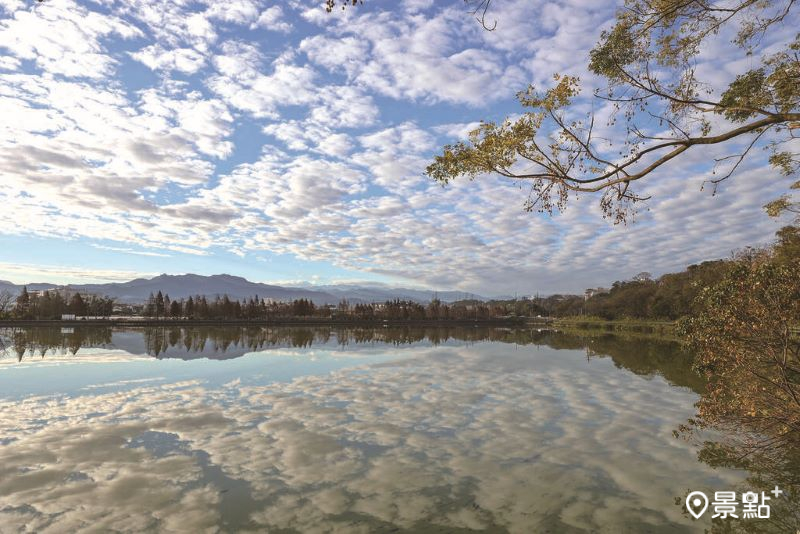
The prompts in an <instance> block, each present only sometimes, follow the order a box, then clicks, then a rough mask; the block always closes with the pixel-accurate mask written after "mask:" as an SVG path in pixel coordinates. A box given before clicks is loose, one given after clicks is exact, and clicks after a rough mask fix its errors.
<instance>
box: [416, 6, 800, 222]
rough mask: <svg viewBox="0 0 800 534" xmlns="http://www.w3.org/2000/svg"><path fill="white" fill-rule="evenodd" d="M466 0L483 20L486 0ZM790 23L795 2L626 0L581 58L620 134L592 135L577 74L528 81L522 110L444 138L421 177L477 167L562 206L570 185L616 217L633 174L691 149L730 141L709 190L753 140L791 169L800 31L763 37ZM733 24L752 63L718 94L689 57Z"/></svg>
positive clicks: (448, 176) (784, 203) (593, 115)
mask: <svg viewBox="0 0 800 534" xmlns="http://www.w3.org/2000/svg"><path fill="white" fill-rule="evenodd" d="M467 3H468V4H469V3H470V2H467ZM475 3H479V4H480V5H479V9H483V10H484V13H483V16H484V17H485V9H486V8H488V6H489V3H490V0H489V1H482V2H472V4H473V5H474V4H475ZM797 21H798V19H797V6H796V3H795V1H794V0H783V1H773V0H736V1H734V2H720V3H718V4H717V3H711V2H703V1H686V0H626V2H625V5H624V7H623V8H622V9H621V10H620V11H619V12H618V13H617V16H616V23H615V25H614V26H613V28H611V29H610V30H608V31H605V32H603V33H602V35H601V37H600V41H599V42H598V43H597V45H596V46H595V48H594V49H593V50H592V51H591V52H590V54H589V65H588V67H589V70H590V71H591V72H592V73H594V74H595V75H597V76H599V77H600V78H601V79H603V80H605V82H606V86H605V87H604V88H602V89H598V90H596V91H595V92H594V94H593V100H594V106H593V108H594V107H596V106H598V105H600V106H602V105H605V104H607V103H610V104H611V106H612V107H613V113H612V114H611V119H610V121H608V123H607V124H606V127H610V128H612V131H614V132H619V138H618V139H617V140H614V141H612V140H611V139H608V138H606V137H604V136H603V135H600V134H598V133H597V132H598V130H600V129H601V128H600V126H601V125H600V124H598V123H597V120H598V117H599V114H598V113H597V112H596V111H595V110H594V109H593V110H592V111H590V112H588V113H585V114H581V113H579V112H578V109H580V107H581V106H580V104H581V102H579V98H580V95H581V81H580V79H579V78H578V77H575V76H569V75H560V74H555V75H554V83H553V86H552V87H550V88H548V89H546V90H544V91H540V90H537V89H536V88H534V87H532V86H531V87H529V88H528V89H527V90H525V91H522V92H520V93H519V94H518V98H519V101H520V103H521V105H522V107H523V113H522V115H521V116H519V117H517V118H508V119H506V120H505V121H503V122H500V123H494V122H484V123H482V124H481V125H480V127H478V128H477V129H475V130H474V131H472V132H471V133H470V135H469V138H468V140H466V141H463V142H459V143H456V144H453V145H448V146H446V147H445V148H444V150H443V151H442V153H441V154H440V155H438V156H436V157H435V160H434V162H433V163H432V164H431V165H429V166H428V168H427V174H428V175H429V176H430V177H432V178H433V179H434V180H436V181H438V182H441V183H442V184H447V183H448V182H449V181H451V180H453V179H455V178H458V177H462V176H466V177H469V178H470V179H475V178H477V177H479V176H481V175H485V174H499V175H501V176H505V177H507V178H510V179H514V180H521V181H524V182H528V183H529V184H530V194H529V197H528V200H527V202H526V209H528V210H539V211H545V212H550V213H552V211H553V210H554V209H559V210H563V209H564V207H565V206H566V204H567V201H568V200H569V198H570V196H571V195H572V194H574V193H599V194H601V200H600V204H601V207H602V209H603V212H604V215H606V216H609V217H612V218H613V219H614V220H615V222H624V221H625V220H626V219H627V217H628V215H629V214H630V213H631V211H632V208H633V205H634V203H635V202H637V201H640V200H644V199H645V197H642V196H640V195H638V194H637V193H635V192H634V190H633V188H632V187H631V184H632V183H635V182H636V181H637V180H641V179H643V178H646V177H648V176H650V175H652V174H653V173H654V172H655V171H657V170H659V169H661V168H662V167H664V166H665V165H667V164H668V163H670V162H673V161H675V160H678V159H680V158H681V157H682V156H684V157H685V154H686V153H687V152H688V151H689V150H690V149H691V148H693V147H696V146H709V145H725V147H726V149H728V148H729V150H730V151H729V153H727V155H725V156H723V157H720V158H718V159H716V160H715V161H714V163H715V167H716V168H715V174H716V176H715V177H714V178H713V179H712V180H710V181H711V184H712V186H713V187H716V185H717V184H718V183H720V182H721V181H723V180H726V179H727V178H728V177H730V176H731V175H732V174H734V173H735V172H736V170H737V169H738V168H739V167H740V164H741V163H742V161H743V160H744V159H745V158H746V157H747V156H748V155H749V154H750V153H751V152H752V151H753V149H754V148H755V147H757V146H761V147H762V148H768V149H769V150H770V151H771V155H770V158H769V161H770V163H771V164H772V165H773V166H774V167H775V168H776V169H777V170H778V171H779V172H780V173H781V174H783V175H787V176H789V175H795V174H797V172H798V170H799V169H800V151H798V149H797V141H796V140H797V137H798V136H799V135H800V109H799V108H800V55H799V54H800V34H795V35H794V37H793V38H791V39H788V40H787V41H788V42H778V43H776V42H774V41H775V39H773V38H772V35H773V34H778V32H783V33H782V34H781V35H783V34H785V31H786V29H787V28H789V29H790V31H793V32H794V31H796V28H797V27H798V26H797ZM734 29H735V37H734V39H733V43H734V45H735V46H736V47H738V50H739V51H740V52H741V56H742V58H743V59H745V58H748V57H749V58H751V59H750V61H742V62H741V64H742V65H747V64H748V63H750V64H751V65H752V64H754V63H755V66H753V67H752V68H750V69H749V70H743V71H742V72H740V73H738V74H736V75H735V76H733V77H732V79H730V80H729V81H728V84H727V87H726V88H724V90H722V91H721V92H720V91H717V93H716V96H715V91H714V90H713V88H712V84H711V83H710V82H709V81H708V80H702V79H700V78H699V77H698V72H697V69H696V63H697V58H698V55H699V53H700V51H701V49H702V48H703V46H704V45H705V44H707V43H708V42H709V41H711V39H712V38H715V37H716V36H718V35H720V34H721V33H724V34H727V33H728V32H729V31H731V30H734ZM765 43H769V47H767V46H766V45H765ZM767 48H769V50H768V53H767ZM615 136H616V133H615ZM793 187H795V188H798V187H800V182H797V183H795V184H794V186H793ZM789 207H794V208H797V205H796V204H792V202H791V200H790V199H789V197H782V198H781V199H779V200H778V201H776V203H772V204H771V205H770V206H769V207H768V210H771V211H772V212H781V211H785V210H786V209H787V208H789Z"/></svg>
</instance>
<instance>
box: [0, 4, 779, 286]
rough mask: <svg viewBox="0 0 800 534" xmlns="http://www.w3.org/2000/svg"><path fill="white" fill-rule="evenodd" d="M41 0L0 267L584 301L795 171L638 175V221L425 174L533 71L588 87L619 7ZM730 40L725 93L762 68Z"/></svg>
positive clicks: (10, 101) (13, 30) (0, 215)
mask: <svg viewBox="0 0 800 534" xmlns="http://www.w3.org/2000/svg"><path fill="white" fill-rule="evenodd" d="M34 4H35V3H34V2H22V1H18V0H0V54H2V55H0V113H2V116H3V117H4V119H3V124H2V125H0V152H1V153H0V202H1V203H2V206H3V207H4V209H2V210H0V279H7V280H11V281H14V282H17V283H25V282H31V281H44V280H46V281H52V282H87V281H101V280H103V281H106V280H108V281H119V280H127V279H130V278H133V277H136V276H149V275H155V274H159V273H163V272H166V273H172V274H178V273H185V272H195V273H199V274H215V273H223V272H225V273H230V274H236V275H240V276H245V277H247V278H249V279H251V280H255V281H263V282H275V283H300V282H308V283H332V282H336V281H343V280H347V281H356V280H363V281H374V282H384V283H389V284H394V285H404V286H409V285H413V286H425V287H433V288H437V289H451V288H452V289H461V290H464V291H472V292H477V293H483V294H510V293H520V294H524V293H534V292H537V291H538V292H542V293H550V292H554V291H580V290H581V289H583V288H585V287H590V286H596V285H608V284H610V283H611V282H612V281H614V280H618V279H626V278H630V277H631V276H633V275H634V274H636V273H638V272H640V271H643V270H646V271H651V272H653V273H654V274H661V273H663V272H667V271H671V270H677V269H681V268H682V267H684V266H685V265H687V264H689V263H693V262H697V261H701V260H704V259H711V258H716V257H725V256H727V255H729V254H730V252H731V251H732V250H733V249H736V248H739V247H742V246H744V245H753V244H763V243H767V242H769V241H770V239H771V238H772V234H773V233H774V231H775V230H776V229H777V228H779V226H780V221H773V220H770V219H769V218H768V217H766V215H764V213H763V210H762V209H761V206H762V205H763V204H764V203H765V202H767V201H769V200H771V199H773V198H775V197H776V196H778V195H779V194H781V193H784V192H785V191H786V189H787V185H788V183H789V181H788V180H783V179H781V178H779V177H777V176H776V173H775V172H774V171H773V170H771V169H770V168H769V167H768V166H767V165H766V162H765V158H764V157H763V156H762V155H761V154H758V155H757V156H756V157H754V158H751V159H749V160H747V161H746V163H745V165H744V167H743V170H742V172H741V173H740V174H739V175H737V176H736V177H735V178H734V179H731V180H729V181H727V182H725V183H723V184H722V187H721V188H720V189H719V190H718V191H717V194H716V195H711V193H710V192H709V190H708V189H707V188H706V189H705V190H703V191H701V186H702V184H703V180H705V179H707V178H709V177H710V176H711V174H710V173H711V168H710V166H709V165H708V163H707V162H708V160H709V155H712V154H713V153H710V152H709V151H704V152H702V153H697V152H695V153H690V154H689V155H688V157H687V158H686V159H685V160H683V161H681V162H679V163H678V164H676V165H674V166H672V167H670V169H669V170H668V171H665V172H662V173H660V174H659V175H657V176H654V177H653V178H652V179H651V180H649V181H648V182H647V183H646V184H643V185H642V186H641V187H640V190H639V192H641V193H643V194H652V200H650V201H649V202H648V203H647V205H645V206H643V207H642V209H641V211H640V213H639V215H638V216H637V219H636V222H635V223H634V224H632V225H628V226H614V225H613V224H612V223H611V222H609V221H606V220H604V219H603V218H602V216H601V213H600V209H599V206H598V202H597V200H598V199H597V198H596V197H591V196H587V197H582V198H578V199H574V200H573V201H572V202H571V204H570V206H569V207H568V209H567V211H566V212H565V213H563V214H559V215H556V216H554V217H548V216H545V215H540V214H535V213H534V214H530V213H525V212H523V210H522V207H523V204H524V202H525V200H526V192H525V190H524V189H520V187H519V186H518V185H517V184H514V183H512V182H509V181H508V180H504V179H501V178H499V177H491V176H487V177H483V178H481V179H479V180H476V181H474V182H469V181H461V182H456V183H455V184H454V185H452V186H449V187H447V188H442V187H440V186H439V185H437V184H434V183H432V182H431V181H430V180H429V179H427V178H426V177H425V176H424V175H423V170H424V168H425V166H426V165H427V164H428V163H429V162H430V160H431V158H432V157H433V155H434V154H435V153H436V152H437V149H438V148H439V147H441V146H442V145H443V144H445V143H448V142H453V141H455V140H457V139H459V138H462V137H463V136H464V135H465V134H466V132H468V131H469V129H470V128H472V127H474V126H475V125H476V122H477V121H479V120H481V119H488V120H498V119H502V118H503V117H505V116H507V115H509V114H514V113H517V112H519V107H518V106H517V105H516V100H515V97H514V95H515V93H516V92H517V91H519V90H521V89H524V88H525V87H526V86H527V85H528V84H529V83H534V84H536V85H538V86H540V87H541V86H545V85H547V84H548V83H550V81H551V79H552V78H551V76H552V74H553V73H554V72H562V73H571V74H576V75H580V76H581V77H582V79H583V80H584V82H585V83H586V84H587V85H589V86H592V84H593V80H592V78H591V76H589V75H588V73H587V72H586V70H585V69H586V62H587V57H588V52H589V50H590V48H591V46H592V44H593V43H594V42H595V41H596V40H597V38H598V36H599V33H600V31H601V29H602V28H604V27H608V26H609V25H610V24H611V21H612V19H613V14H614V12H615V10H616V8H617V6H616V5H615V4H614V3H613V2H608V3H602V2H592V1H589V0H558V1H540V0H508V1H504V2H499V1H498V2H495V3H494V4H495V7H494V8H493V11H492V13H491V15H490V16H491V17H492V18H494V19H497V21H498V29H497V30H496V31H494V32H486V31H484V30H482V29H481V27H480V25H479V24H478V23H477V22H476V21H475V20H474V18H473V17H472V16H471V15H470V14H469V13H468V12H467V11H466V9H465V8H464V5H463V3H462V2H460V1H459V0H452V1H451V0H441V1H436V2H434V1H430V0H404V1H396V2H395V1H393V2H388V1H383V2H381V1H378V0H375V1H368V2H367V4H365V5H364V6H362V7H360V8H358V9H348V10H347V11H346V12H344V13H342V12H338V11H337V12H335V13H332V14H327V13H325V11H324V9H323V8H322V7H321V2H316V1H300V0H297V1H290V2H286V3H280V4H276V3H273V2H269V1H259V0H233V1H227V2H211V1H205V2H194V1H182V0H178V1H170V2H163V1H155V0H132V1H125V2H121V1H114V0H98V1H96V2H73V1H70V0H47V1H46V2H45V3H43V4H36V5H34ZM726 37H727V36H724V35H723V36H721V38H720V39H719V42H718V43H714V44H712V46H709V48H708V50H704V51H703V53H702V54H701V55H700V57H699V58H698V67H697V68H698V70H699V72H700V73H701V74H702V73H705V74H706V75H707V79H709V80H710V82H711V84H712V89H714V90H718V89H719V88H720V87H724V84H725V83H727V81H729V80H730V79H732V77H733V76H735V74H736V73H737V72H741V71H742V69H743V68H745V67H746V65H744V64H743V63H742V61H743V60H742V59H741V54H740V53H739V52H738V51H737V50H735V49H734V48H733V47H732V46H730V45H729V44H728V43H729V41H728V40H727V39H726ZM746 61H751V62H752V61H757V58H756V59H750V60H746ZM746 61H745V62H746ZM600 111H601V112H602V111H603V110H600ZM612 134H613V132H612ZM784 222H785V221H784Z"/></svg>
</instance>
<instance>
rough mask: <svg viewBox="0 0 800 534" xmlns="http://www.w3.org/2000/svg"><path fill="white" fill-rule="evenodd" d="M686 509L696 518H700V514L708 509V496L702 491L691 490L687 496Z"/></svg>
mask: <svg viewBox="0 0 800 534" xmlns="http://www.w3.org/2000/svg"><path fill="white" fill-rule="evenodd" d="M686 509H687V510H689V513H690V514H692V515H693V516H694V518H695V519H700V516H701V515H703V514H704V513H706V510H707V509H708V497H706V494H705V493H703V492H702V491H693V492H691V493H690V494H689V495H687V496H686Z"/></svg>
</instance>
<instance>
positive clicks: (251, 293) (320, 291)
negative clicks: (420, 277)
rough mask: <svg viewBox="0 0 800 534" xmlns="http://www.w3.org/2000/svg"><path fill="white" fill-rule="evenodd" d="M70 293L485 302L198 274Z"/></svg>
mask: <svg viewBox="0 0 800 534" xmlns="http://www.w3.org/2000/svg"><path fill="white" fill-rule="evenodd" d="M27 287H28V290H29V291H34V290H42V289H53V288H56V287H60V286H56V285H55V284H46V283H36V284H27ZM66 287H67V288H68V289H71V290H73V291H84V292H87V293H94V294H98V295H107V296H109V297H113V298H115V299H116V300H117V301H118V302H122V303H128V304H136V303H141V302H144V301H146V300H147V298H148V297H149V296H150V293H153V294H155V293H158V292H159V291H161V292H162V293H165V294H168V295H169V297H170V298H171V299H173V300H174V299H182V298H183V299H185V298H189V297H190V296H195V295H205V296H206V297H214V296H216V295H228V297H230V298H232V299H245V298H250V297H255V296H256V295H257V296H259V297H260V298H271V299H274V300H283V301H287V300H295V299H301V298H305V299H309V300H311V301H312V302H314V304H317V305H320V304H338V303H339V302H340V301H341V300H343V299H344V300H347V301H349V302H351V303H369V302H384V301H386V300H393V299H403V300H413V301H416V302H421V303H425V302H430V301H431V300H432V299H433V298H439V299H440V300H442V301H443V302H453V301H456V300H461V299H464V298H473V299H479V300H486V299H485V298H484V297H481V296H479V295H474V294H471V293H463V292H457V291H441V292H436V291H430V290H423V289H408V288H392V287H389V286H383V285H357V284H342V285H329V286H308V287H283V286H275V285H269V284H261V283H256V282H250V281H249V280H247V279H245V278H242V277H240V276H231V275H229V274H215V275H212V276H201V275H198V274H180V275H169V274H162V275H160V276H156V277H155V278H150V279H146V278H137V279H135V280H131V281H130V282H120V283H108V284H70V285H69V286H66ZM4 289H5V290H8V291H11V292H12V293H18V292H19V291H21V290H22V285H18V284H12V283H11V282H6V281H3V280H0V291H2V290H4Z"/></svg>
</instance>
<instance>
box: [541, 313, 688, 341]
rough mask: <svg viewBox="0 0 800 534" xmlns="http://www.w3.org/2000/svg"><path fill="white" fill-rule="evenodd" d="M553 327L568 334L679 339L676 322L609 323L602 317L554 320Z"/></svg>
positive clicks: (624, 320) (630, 320) (621, 320)
mask: <svg viewBox="0 0 800 534" xmlns="http://www.w3.org/2000/svg"><path fill="white" fill-rule="evenodd" d="M552 326H553V327H555V328H558V329H559V330H564V331H566V332H576V333H591V332H594V333H614V334H631V335H633V334H635V335H641V336H648V337H659V338H664V339H678V336H677V334H676V332H675V322H674V321H654V320H646V319H617V320H613V321H609V320H607V319H602V318H600V317H585V316H577V317H562V318H558V319H554V320H553V322H552Z"/></svg>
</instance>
